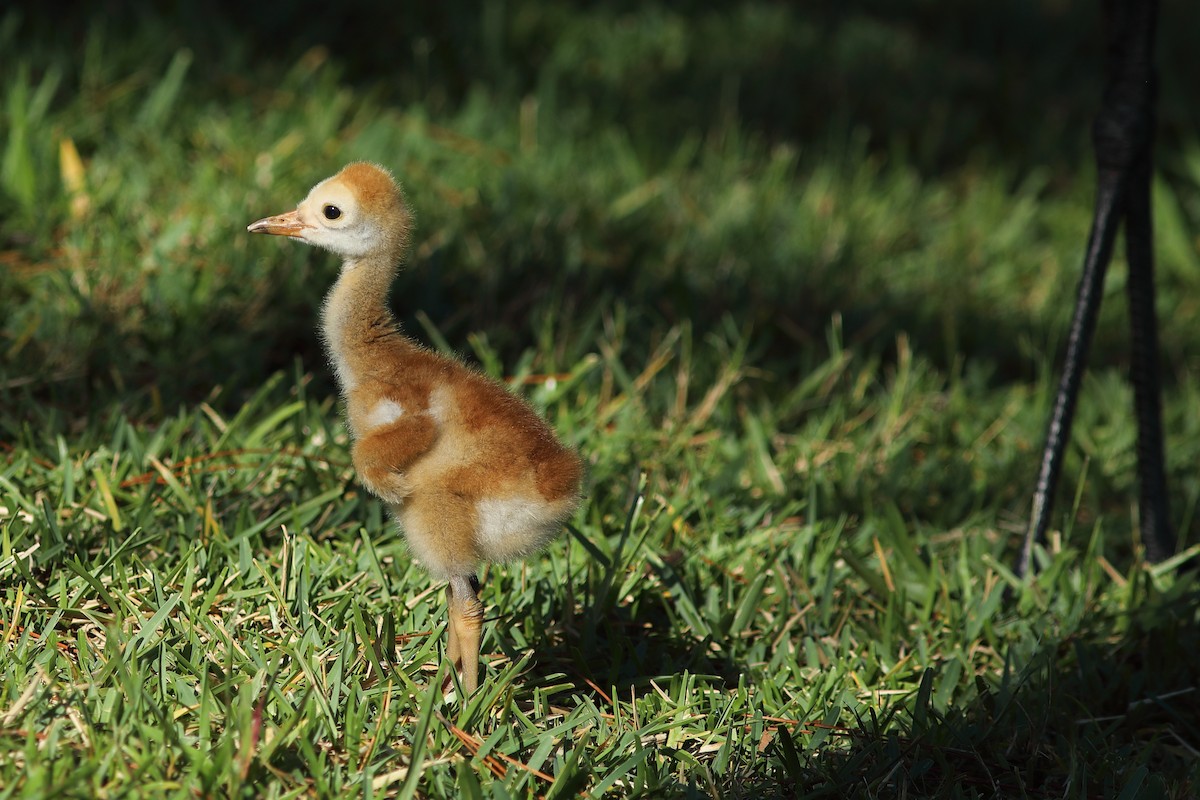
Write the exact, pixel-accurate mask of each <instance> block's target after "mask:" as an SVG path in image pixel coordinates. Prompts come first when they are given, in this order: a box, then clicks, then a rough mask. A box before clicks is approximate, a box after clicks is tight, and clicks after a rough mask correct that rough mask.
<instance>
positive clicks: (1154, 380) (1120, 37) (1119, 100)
mask: <svg viewBox="0 0 1200 800" xmlns="http://www.w3.org/2000/svg"><path fill="white" fill-rule="evenodd" d="M1104 12H1105V19H1106V23H1107V25H1108V32H1109V37H1108V55H1107V75H1106V86H1105V93H1104V104H1103V107H1102V108H1101V110H1100V113H1099V115H1097V117H1096V123H1095V125H1094V127H1093V132H1092V133H1093V139H1094V142H1095V148H1096V164H1097V172H1098V175H1097V192H1096V209H1095V217H1094V219H1093V222H1092V232H1091V235H1090V237H1089V240H1088V249H1087V256H1086V258H1085V260H1084V265H1083V277H1082V279H1081V280H1080V284H1079V294H1078V297H1077V299H1076V303H1075V314H1074V317H1073V318H1072V320H1071V331H1070V336H1069V338H1068V340H1067V353H1066V359H1065V363H1064V365H1063V375H1062V379H1061V381H1060V382H1059V387H1058V394H1057V396H1056V398H1055V403H1054V411H1053V413H1052V415H1051V417H1050V426H1049V430H1048V431H1047V434H1046V447H1045V450H1044V451H1043V454H1042V466H1041V471H1040V473H1039V474H1038V482H1037V488H1036V490H1035V492H1034V497H1033V513H1032V517H1031V519H1030V523H1029V528H1028V530H1027V531H1026V534H1025V542H1024V546H1023V547H1022V548H1021V554H1020V556H1019V557H1018V560H1017V564H1016V570H1017V574H1024V573H1025V571H1026V570H1027V569H1028V568H1029V560H1030V556H1031V553H1032V550H1033V543H1034V541H1040V540H1041V539H1042V538H1043V537H1044V536H1045V534H1046V529H1047V528H1048V527H1049V523H1050V508H1051V504H1052V501H1053V499H1054V493H1055V489H1056V488H1057V486H1058V478H1059V474H1060V472H1061V469H1062V457H1063V452H1064V451H1065V449H1066V444H1067V441H1068V439H1069V438H1070V433H1071V421H1072V419H1073V417H1074V414H1075V401H1076V399H1077V398H1078V395H1079V385H1080V382H1081V381H1082V378H1083V368H1084V364H1085V362H1086V360H1087V350H1088V346H1089V345H1090V344H1091V339H1092V333H1093V332H1094V331H1095V327H1096V317H1097V314H1098V312H1099V309H1100V300H1101V290H1102V288H1103V284H1104V273H1105V271H1106V269H1107V267H1108V262H1109V260H1110V258H1111V256H1112V248H1113V242H1114V240H1115V239H1116V233H1117V228H1118V227H1119V226H1120V224H1121V222H1122V221H1124V222H1125V238H1126V256H1127V258H1128V261H1129V282H1128V287H1129V304H1130V317H1131V322H1132V327H1133V354H1132V363H1133V376H1132V378H1133V384H1134V397H1135V410H1136V415H1137V422H1138V474H1139V478H1140V482H1141V502H1140V505H1139V509H1140V514H1141V519H1140V522H1141V528H1142V538H1143V541H1144V542H1145V544H1146V556H1147V558H1149V559H1150V560H1152V561H1158V560H1161V559H1163V558H1166V557H1167V556H1169V555H1170V554H1171V553H1172V552H1173V551H1174V536H1173V534H1172V533H1171V527H1170V523H1169V521H1168V512H1167V500H1166V476H1165V471H1164V469H1163V461H1164V459H1163V446H1162V420H1161V417H1162V411H1161V400H1160V391H1159V376H1158V336H1157V320H1156V317H1155V313H1154V255H1153V233H1152V229H1151V216H1150V179H1151V173H1152V170H1151V164H1152V150H1151V146H1152V140H1153V135H1154V97H1155V89H1156V87H1155V80H1156V77H1155V73H1154V65H1153V55H1154V28H1155V21H1156V19H1157V16H1158V2H1157V0H1106V2H1105V4H1104Z"/></svg>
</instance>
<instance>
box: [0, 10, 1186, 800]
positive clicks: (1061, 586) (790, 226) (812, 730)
mask: <svg viewBox="0 0 1200 800" xmlns="http://www.w3.org/2000/svg"><path fill="white" fill-rule="evenodd" d="M925 5H926V4H921V3H912V4H899V5H896V4H876V3H863V4H860V5H858V6H856V7H854V8H852V9H846V8H843V6H842V5H841V4H823V3H817V4H813V5H812V7H811V8H808V9H807V10H806V11H805V12H803V13H802V12H801V11H800V10H798V9H792V8H791V7H790V6H788V5H785V4H769V3H763V4H758V3H743V4H738V5H735V6H731V7H729V8H725V7H724V6H719V5H715V4H714V5H712V6H710V5H709V4H706V3H701V2H695V3H689V4H684V5H680V6H654V5H650V6H642V5H640V4H631V5H624V4H619V3H598V4H592V5H589V6H587V7H586V8H583V9H578V8H575V7H574V6H572V5H569V4H565V3H564V4H559V3H525V2H513V3H509V4H499V3H485V4H483V6H482V7H481V8H475V7H473V6H469V5H466V4H463V5H453V6H452V7H451V8H450V10H448V11H446V12H445V13H439V12H436V11H431V10H429V9H428V8H427V7H426V6H425V5H424V4H422V5H420V6H415V7H413V8H407V7H405V8H403V9H402V13H400V12H398V13H396V14H388V15H384V16H382V17H379V18H377V19H375V20H374V21H373V23H372V25H371V26H369V27H368V28H365V29H364V28H362V27H352V26H349V25H342V24H338V23H337V18H336V16H331V15H334V14H335V12H333V11H331V10H330V9H329V7H327V6H326V5H319V4H314V5H312V6H305V7H304V8H303V9H302V11H303V12H304V13H300V12H297V14H296V16H295V18H294V19H292V20H290V21H287V22H286V23H281V22H280V21H279V20H277V19H272V18H270V17H268V16H266V13H265V12H259V11H257V10H256V9H249V8H247V9H240V10H239V14H233V13H230V14H228V15H224V16H223V15H221V14H213V13H211V12H207V11H205V9H204V8H193V7H192V6H191V5H189V4H180V6H179V7H178V8H177V9H176V11H177V16H175V17H172V18H167V17H161V16H156V14H155V13H154V12H151V11H149V10H147V9H144V8H138V7H136V6H134V7H132V8H124V7H122V6H119V5H116V6H113V7H112V8H108V7H106V10H105V12H104V14H103V15H101V14H100V12H95V18H93V19H89V18H87V15H86V14H84V15H81V16H80V15H77V17H75V18H71V19H68V20H62V19H58V18H52V17H50V16H49V15H47V14H46V13H45V12H27V14H28V15H27V16H22V15H21V13H20V12H14V11H9V12H7V14H6V15H5V16H3V17H0V353H2V358H0V798H7V797H48V796H66V797H74V796H79V797H117V796H121V797H125V796H130V797H195V796H230V797H234V796H236V797H306V796H317V797H343V796H344V797H351V796H354V797H361V796H369V797H467V798H473V797H526V796H536V797H543V796H545V797H573V796H581V795H583V796H645V797H673V796H679V797H710V796H711V797H791V796H807V797H847V796H861V797H894V796H933V797H1035V798H1043V797H1062V796H1072V797H1074V796H1082V797H1120V798H1142V797H1145V798H1153V797H1163V796H1166V797H1180V798H1182V797H1190V796H1193V795H1194V794H1195V793H1196V791H1197V787H1198V786H1200V769H1198V768H1197V763H1200V761H1198V760H1197V751H1198V750H1200V724H1198V723H1197V721H1196V720H1197V719H1200V687H1197V674H1196V670H1195V667H1194V663H1195V653H1196V652H1197V648H1198V647H1200V628H1198V626H1197V622H1198V616H1197V609H1198V608H1200V605H1198V604H1200V590H1198V587H1197V584H1196V580H1195V576H1194V574H1193V573H1192V572H1190V571H1187V570H1179V569H1177V568H1178V567H1179V563H1178V562H1171V563H1167V564H1164V565H1157V566H1149V565H1147V564H1145V563H1144V562H1143V561H1142V558H1141V552H1140V547H1139V546H1138V544H1137V542H1136V530H1135V529H1136V524H1135V520H1136V517H1137V514H1136V505H1135V504H1136V489H1137V487H1136V474H1135V451H1134V435H1135V432H1134V427H1133V423H1132V419H1131V413H1130V409H1131V407H1132V398H1131V391H1130V389H1129V387H1128V384H1127V383H1126V381H1125V379H1124V375H1125V371H1126V362H1127V344H1126V341H1127V323H1126V319H1125V313H1126V312H1125V307H1124V297H1123V284H1124V266H1123V264H1121V263H1117V264H1115V265H1114V268H1113V270H1112V274H1111V275H1110V276H1109V281H1108V285H1107V290H1106V296H1107V299H1106V305H1105V307H1104V311H1103V313H1102V315H1101V320H1100V330H1099V334H1098V338H1097V342H1096V345H1095V348H1094V351H1093V357H1092V359H1091V364H1092V369H1091V371H1090V373H1089V377H1088V378H1087V381H1086V385H1085V388H1084V392H1083V396H1082V399H1081V404H1080V410H1079V415H1078V420H1077V423H1076V430H1075V434H1074V437H1073V440H1072V446H1071V448H1070V450H1069V453H1068V457H1067V463H1066V472H1065V479H1064V486H1063V491H1062V492H1061V496H1060V498H1059V502H1058V504H1057V505H1056V509H1057V510H1056V513H1055V517H1054V520H1055V525H1054V527H1055V530H1054V532H1053V534H1052V536H1051V540H1050V542H1048V543H1047V546H1046V547H1044V548H1042V549H1040V550H1038V551H1037V553H1036V560H1037V562H1038V564H1039V566H1040V570H1039V572H1038V574H1037V575H1036V577H1034V578H1033V579H1032V580H1030V581H1028V582H1027V583H1021V582H1018V581H1017V580H1016V579H1015V578H1014V577H1013V576H1012V574H1011V572H1010V570H1009V567H1008V565H1009V564H1010V563H1011V561H1012V558H1013V556H1014V555H1015V552H1016V546H1017V541H1018V538H1019V535H1020V534H1021V532H1022V530H1023V526H1024V522H1025V518H1026V514H1027V513H1028V502H1029V496H1030V492H1031V489H1032V481H1033V477H1034V474H1035V469H1036V462H1037V458H1038V449H1039V448H1040V446H1041V441H1042V437H1043V435H1044V425H1045V421H1046V418H1047V415H1048V412H1049V407H1050V402H1051V398H1052V392H1053V388H1054V383H1055V380H1056V378H1055V374H1056V363H1055V354H1056V353H1057V351H1058V350H1059V349H1060V346H1061V343H1062V340H1063V337H1064V331H1065V328H1066V322H1067V319H1068V316H1069V313H1070V298H1071V297H1072V296H1073V291H1074V284H1075V280H1076V277H1077V271H1078V265H1079V262H1080V260H1081V253H1082V245H1083V240H1084V237H1085V235H1086V232H1087V226H1088V223H1089V214H1090V192H1091V175H1092V171H1091V167H1090V165H1089V160H1088V159H1089V156H1088V151H1087V141H1086V126H1087V121H1088V120H1087V118H1088V115H1089V114H1090V113H1091V111H1092V109H1093V108H1094V106H1095V102H1096V98H1097V96H1098V85H1096V84H1097V81H1098V73H1095V72H1094V71H1093V70H1092V66H1091V65H1094V63H1095V62H1094V61H1089V60H1088V59H1090V58H1093V57H1094V56H1095V55H1096V53H1097V51H1098V48H1097V46H1096V44H1095V36H1096V31H1095V20H1094V19H1093V18H1092V16H1091V15H1092V12H1093V9H1091V8H1081V9H1079V10H1077V11H1076V10H1072V9H1066V8H1063V7H1060V5H1061V4H1053V3H1046V4H1037V3H1032V2H1030V3H1022V4H1017V5H1016V6H1014V9H1015V10H1014V11H1013V13H1012V15H1011V16H1005V15H1001V14H999V12H997V11H987V12H984V11H981V10H980V9H974V10H971V9H966V8H965V9H964V10H962V11H956V12H945V13H939V14H935V13H934V12H933V11H931V10H930V9H927V8H926V7H925ZM1166 5H1167V8H1166V9H1165V10H1164V13H1167V14H1169V15H1172V17H1171V18H1172V19H1173V20H1178V19H1182V20H1183V21H1173V22H1172V23H1171V24H1170V25H1164V31H1163V35H1164V42H1163V45H1164V54H1165V55H1164V60H1165V64H1166V66H1167V67H1168V70H1167V75H1168V76H1170V75H1177V76H1178V77H1177V78H1176V79H1175V80H1174V81H1172V80H1167V81H1165V82H1164V91H1163V105H1162V112H1163V113H1162V117H1163V126H1164V128H1163V130H1164V133H1163V137H1162V144H1161V147H1160V150H1159V159H1160V161H1159V163H1160V164H1161V165H1162V170H1161V174H1160V175H1159V177H1158V180H1157V183H1156V188H1155V199H1156V203H1157V205H1156V223H1157V231H1156V236H1157V241H1158V255H1159V264H1158V268H1159V277H1160V283H1161V287H1160V294H1159V310H1160V314H1161V316H1162V325H1163V330H1162V340H1163V343H1164V351H1165V355H1164V364H1165V371H1166V375H1167V385H1166V389H1165V397H1164V403H1165V428H1166V433H1167V440H1168V441H1167V444H1168V473H1169V479H1170V489H1171V501H1172V510H1173V515H1174V520H1175V522H1176V524H1177V525H1178V529H1179V530H1180V531H1181V532H1182V533H1181V545H1182V546H1183V547H1185V548H1186V547H1188V546H1189V545H1190V549H1186V550H1185V551H1184V554H1185V556H1194V555H1196V553H1197V551H1198V549H1197V546H1196V545H1194V544H1192V543H1193V542H1194V536H1193V535H1192V534H1191V531H1192V528H1194V526H1195V524H1196V520H1195V515H1196V505H1197V500H1198V499H1200V477H1198V476H1197V475H1196V474H1195V470H1194V465H1195V464H1196V463H1197V460H1198V459H1200V422H1198V421H1197V416H1196V414H1195V409H1196V408H1197V407H1198V405H1200V380H1198V378H1197V371H1196V362H1195V359H1194V357H1193V356H1192V355H1190V354H1192V353H1196V352H1200V333H1197V330H1198V329H1197V327H1196V325H1195V320H1196V318H1197V313H1198V312H1200V308H1198V304H1200V269H1198V267H1200V245H1198V244H1197V242H1198V241H1200V239H1198V236H1197V230H1198V228H1197V220H1200V142H1198V141H1197V140H1196V139H1195V137H1194V134H1193V133H1189V131H1194V129H1195V119H1194V113H1195V112H1194V110H1193V109H1192V104H1191V103H1190V101H1189V97H1188V95H1187V93H1186V91H1184V89H1183V88H1181V87H1184V86H1187V85H1194V83H1192V84H1187V75H1189V74H1190V73H1189V72H1188V70H1189V64H1188V61H1187V59H1186V58H1185V56H1186V55H1187V53H1188V52H1190V51H1189V49H1188V48H1189V47H1190V46H1191V45H1190V44H1189V43H1188V37H1189V36H1190V33H1189V31H1191V30H1194V29H1195V28H1194V26H1191V27H1189V25H1188V24H1187V23H1186V20H1187V19H1189V17H1188V15H1189V14H1190V15H1191V17H1190V18H1191V19H1194V18H1195V12H1194V11H1190V10H1189V9H1185V8H1182V7H1179V8H1177V7H1175V6H1176V5H1177V4H1171V3H1168V4H1166ZM367 10H368V9H367V6H365V5H356V4H350V11H349V13H351V14H363V13H365V12H366V11H367ZM260 13H261V14H263V16H262V17H261V18H259V17H258V16H256V15H258V14H260ZM980 14H982V15H983V16H982V17H980V16H979V15H980ZM235 20H236V24H235ZM1077 27H1078V29H1077ZM363 30H369V31H371V35H369V36H366V37H365V38H364V37H363V36H362V34H361V31H363ZM993 35H994V36H995V37H998V38H999V39H1001V40H1003V41H1004V42H1007V43H1009V44H1008V45H1006V46H1005V47H997V45H996V41H995V40H994V39H993V38H992V37H993ZM322 44H324V45H327V47H318V46H317V45H322ZM1051 45H1053V46H1051ZM996 64H998V65H999V66H996V67H994V69H995V71H992V70H993V66H992V65H996ZM997 76H1007V78H1002V77H997ZM918 79H920V80H922V81H924V83H923V84H920V85H923V86H925V87H926V88H925V93H921V92H918V91H917V90H915V89H913V88H912V87H913V86H914V85H918V84H916V83H914V81H916V80H918ZM1045 97H1050V98H1051V100H1049V101H1046V106H1045V110H1044V112H1043V113H1040V114H1039V115H1038V117H1037V119H1036V120H1035V123H1034V124H1033V127H1032V128H1031V127H1030V123H1029V122H1028V121H1027V120H1026V118H1025V117H1023V116H1020V115H1018V114H1017V113H1016V112H1017V111H1020V110H1021V109H1026V108H1028V106H1029V104H1031V103H1036V102H1038V98H1045ZM797 98H799V99H797ZM76 154H78V162H77V161H76V158H75V155H76ZM358 158H368V159H372V160H376V161H379V162H382V163H384V164H386V165H388V166H390V167H391V168H393V169H394V170H395V172H396V173H397V175H398V176H399V177H400V179H401V180H402V181H403V182H404V183H405V185H406V187H407V190H408V193H409V196H410V200H411V202H412V204H413V205H414V207H415V210H416V214H417V220H418V230H417V236H416V240H415V243H414V247H413V253H412V256H411V259H410V265H409V267H408V268H407V269H406V271H405V272H404V273H403V274H402V275H401V277H400V279H399V281H398V283H397V286H396V287H395V290H394V297H393V300H394V305H395V306H396V310H397V313H398V314H399V315H400V316H401V318H402V319H403V320H404V322H405V325H406V327H407V329H408V330H409V331H410V332H411V333H412V334H413V335H414V336H416V337H418V338H420V339H421V340H422V341H425V342H427V343H428V344H430V345H431V346H434V347H438V348H440V349H444V350H449V351H454V352H458V353H460V354H461V355H462V356H463V357H464V358H466V359H468V360H470V361H472V362H475V363H477V364H478V365H479V366H480V368H481V369H484V370H485V371H487V372H489V373H490V374H493V375H495V376H497V377H502V378H505V379H507V380H508V381H509V382H510V383H511V385H512V387H513V390H514V391H517V392H519V393H521V394H523V395H525V396H526V397H528V398H529V399H530V400H531V401H532V402H533V403H534V404H535V405H536V406H537V407H538V408H539V409H540V410H542V411H543V412H544V413H545V414H546V416H547V417H548V418H549V419H550V420H551V422H552V423H553V424H554V425H555V427H556V428H557V429H558V430H559V431H560V432H561V434H562V435H563V437H564V438H565V439H566V440H567V441H569V442H570V443H571V444H572V445H574V446H576V447H578V448H579V450H580V451H581V452H582V453H583V455H584V456H585V459H586V461H587V463H588V468H589V477H588V486H587V499H586V502H585V503H584V504H583V507H582V508H581V510H580V511H579V512H578V514H577V515H576V517H575V518H574V519H573V520H572V521H571V524H570V525H569V526H568V530H567V531H566V532H565V534H564V536H563V537H562V538H561V539H560V540H558V541H557V542H556V543H555V544H554V545H552V546H551V547H550V548H549V549H548V550H547V551H546V553H544V554H542V555H540V556H538V557H536V558H534V559H532V560H531V561H530V562H529V563H527V564H513V565H500V566H492V567H490V568H489V569H488V570H487V572H486V574H485V575H484V576H483V577H484V590H483V599H484V601H485V603H486V604H487V607H488V619H489V622H488V624H487V626H486V628H485V637H484V643H483V652H484V659H483V660H484V663H485V666H486V675H485V677H484V681H483V683H482V686H481V688H480V691H479V692H478V693H477V694H475V695H474V696H473V697H471V698H469V699H467V700H466V701H465V702H463V701H461V700H458V699H454V698H453V697H450V698H447V697H445V696H443V695H442V693H441V692H440V691H438V687H439V686H440V685H441V678H442V676H443V674H444V667H443V666H442V664H441V655H442V649H443V647H444V639H445V617H444V613H445V606H444V597H443V593H442V587H441V586H439V585H436V584H434V583H432V582H431V581H430V579H429V578H428V577H427V576H426V575H425V573H424V572H423V571H422V570H421V568H420V567H419V565H416V564H414V563H413V562H412V561H411V560H410V558H409V556H408V554H407V552H406V549H405V546H404V542H403V539H402V537H401V536H400V535H399V534H398V533H397V531H396V530H395V528H394V526H393V525H392V524H391V523H390V522H389V521H388V520H387V518H386V515H385V513H384V511H383V509H382V507H381V506H380V504H379V503H378V502H376V501H375V500H373V499H371V498H370V497H368V496H367V495H366V494H365V492H364V491H363V490H362V489H361V488H360V487H359V486H358V485H357V484H356V482H355V480H354V476H353V472H352V470H351V468H350V459H349V453H348V446H347V435H346V431H345V428H344V426H343V424H342V421H341V418H340V414H339V409H338V407H337V402H336V396H335V392H334V389H333V385H332V382H331V380H330V375H329V369H328V367H327V366H326V364H325V363H324V359H323V356H322V354H321V352H320V344H319V340H318V338H317V335H316V333H315V321H316V317H317V314H318V309H319V303H320V300H321V297H322V295H323V293H324V292H325V290H326V287H327V286H328V285H329V283H330V282H331V281H332V279H333V277H334V276H335V274H336V269H337V265H336V264H335V263H334V262H333V260H332V258H331V257H329V256H328V255H327V254H323V253H319V252H314V251H311V250H308V249H306V248H301V247H297V246H290V245H286V244H285V243H282V242H278V241H274V240H263V239H260V238H252V237H250V236H248V235H246V234H245V233H244V230H245V226H246V224H247V223H249V222H251V221H253V220H254V219H257V218H259V217H261V216H264V215H266V214H269V213H275V212H278V211H283V210H286V209H287V208H289V207H291V206H292V205H293V204H294V203H295V202H296V201H297V200H298V199H299V198H300V197H302V196H303V194H304V192H305V191H307V189H308V187H309V186H310V185H311V184H313V183H315V182H316V181H317V180H319V179H321V178H323V177H325V176H326V175H328V174H331V173H333V172H334V171H336V170H337V169H338V168H339V167H340V166H341V165H342V164H343V163H345V162H347V161H350V160H353V159H358ZM551 378H552V380H551Z"/></svg>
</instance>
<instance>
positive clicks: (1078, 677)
mask: <svg viewBox="0 0 1200 800" xmlns="http://www.w3.org/2000/svg"><path fill="white" fill-rule="evenodd" d="M1145 577H1146V576H1145V573H1140V574H1139V578H1138V579H1139V580H1141V579H1144V578H1145ZM1135 594H1145V595H1146V597H1145V598H1144V601H1143V602H1141V603H1140V604H1134V605H1133V610H1132V611H1130V612H1128V613H1127V614H1125V615H1122V616H1121V617H1120V618H1109V617H1103V616H1097V617H1094V618H1089V619H1088V620H1086V621H1085V623H1084V624H1083V625H1082V627H1081V628H1080V629H1079V630H1077V631H1074V632H1072V633H1070V634H1069V635H1066V636H1062V637H1056V636H1054V635H1053V634H1048V635H1047V636H1046V638H1045V640H1044V642H1043V643H1042V644H1041V645H1040V646H1039V648H1038V649H1037V650H1036V651H1035V652H1034V654H1033V655H1032V657H1031V658H1030V659H1029V660H1028V662H1027V663H1024V664H1014V665H1013V666H1012V667H1011V672H1010V673H1009V674H1006V675H1004V676H1002V677H1001V678H1000V680H999V682H998V683H993V682H990V681H986V680H984V679H983V678H981V677H977V678H976V689H977V694H976V696H975V698H974V699H972V700H970V701H969V702H967V703H965V704H963V705H961V706H960V705H953V704H952V705H951V706H949V707H948V708H946V709H944V710H941V711H938V710H935V709H934V708H933V707H932V704H931V703H930V694H931V691H932V687H933V686H934V685H936V683H937V681H938V680H939V674H938V673H939V669H938V668H937V667H934V668H931V669H929V670H928V671H926V672H925V673H924V675H923V678H922V683H921V689H920V691H919V692H918V694H917V696H916V697H915V698H914V699H913V701H912V702H911V703H908V704H905V705H903V706H902V707H900V708H898V709H893V710H892V711H891V716H890V718H889V719H879V718H876V717H875V716H874V715H872V716H871V717H870V718H859V719H857V720H856V721H851V722H849V723H848V724H847V723H846V721H845V720H844V719H843V724H844V725H845V727H844V728H843V729H841V730H840V731H839V732H838V734H839V735H837V736H835V737H833V738H834V741H833V742H832V743H831V744H829V745H826V746H823V747H820V748H818V749H817V750H816V751H811V750H810V751H808V752H806V749H805V748H806V744H805V742H806V740H807V738H808V737H807V736H805V735H803V734H797V733H796V732H788V731H784V730H782V729H781V730H780V731H779V736H778V738H776V739H775V741H774V742H773V743H772V745H771V748H772V750H771V752H772V758H773V762H774V764H775V769H776V775H777V777H778V779H779V780H780V781H781V783H782V785H783V786H784V787H786V789H787V791H790V792H795V793H796V795H797V796H803V797H822V796H831V795H830V793H831V792H832V793H834V794H837V793H839V792H840V791H841V790H843V789H844V787H847V786H853V785H857V786H858V787H859V790H858V793H857V794H856V795H855V796H863V797H875V796H879V797H891V796H906V795H914V796H937V797H951V796H956V797H957V796H963V797H972V796H976V797H1006V798H1008V797H1012V798H1016V797H1033V798H1049V797H1063V796H1070V797H1117V796H1120V797H1123V798H1135V797H1156V798H1157V797H1180V798H1182V797H1192V796H1194V795H1195V792H1196V791H1197V789H1198V788H1200V767H1198V766H1197V765H1198V764H1200V760H1198V752H1197V748H1200V724H1198V722H1197V720H1200V687H1197V684H1196V677H1197V671H1196V665H1195V653H1196V652H1200V650H1198V648H1200V625H1198V624H1197V609H1198V608H1200V591H1197V590H1196V589H1195V588H1194V583H1192V582H1184V581H1180V584H1179V588H1178V589H1176V590H1172V591H1170V592H1169V593H1167V594H1158V593H1156V592H1154V591H1153V590H1152V589H1151V588H1150V587H1148V586H1146V587H1143V588H1142V590H1141V591H1140V592H1135ZM1022 660H1023V657H1022ZM1010 663H1012V659H1011V658H1010ZM838 796H842V795H840V794H838Z"/></svg>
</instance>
